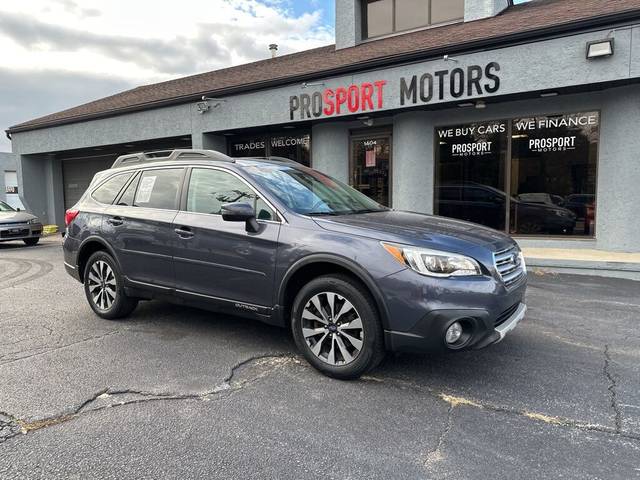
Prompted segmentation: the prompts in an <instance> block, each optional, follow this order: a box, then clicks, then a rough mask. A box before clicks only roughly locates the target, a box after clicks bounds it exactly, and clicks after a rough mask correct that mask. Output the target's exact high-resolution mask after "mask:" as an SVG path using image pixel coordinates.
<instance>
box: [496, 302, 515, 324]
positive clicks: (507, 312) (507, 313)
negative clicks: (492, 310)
mask: <svg viewBox="0 0 640 480" xmlns="http://www.w3.org/2000/svg"><path fill="white" fill-rule="evenodd" d="M519 306H520V302H518V303H516V304H515V305H512V306H510V307H509V308H507V309H506V310H505V311H504V312H502V313H501V314H500V315H498V318H496V320H495V322H494V323H493V324H494V326H496V327H497V326H499V325H502V324H503V323H504V322H506V321H507V320H509V317H511V315H513V314H514V313H515V312H516V310H517V309H518V307H519Z"/></svg>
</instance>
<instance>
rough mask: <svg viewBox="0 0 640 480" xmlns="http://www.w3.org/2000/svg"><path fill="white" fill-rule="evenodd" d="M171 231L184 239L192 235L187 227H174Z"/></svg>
mask: <svg viewBox="0 0 640 480" xmlns="http://www.w3.org/2000/svg"><path fill="white" fill-rule="evenodd" d="M173 231H174V232H176V233H177V234H178V236H179V237H180V238H185V239H186V238H191V237H193V232H192V231H191V229H190V228H189V227H180V228H175V229H174V230H173Z"/></svg>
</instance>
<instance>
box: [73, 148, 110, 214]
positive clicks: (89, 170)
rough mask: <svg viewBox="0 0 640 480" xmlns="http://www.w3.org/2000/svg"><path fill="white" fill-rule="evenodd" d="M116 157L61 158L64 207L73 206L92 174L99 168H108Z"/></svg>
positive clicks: (99, 169) (89, 181)
mask: <svg viewBox="0 0 640 480" xmlns="http://www.w3.org/2000/svg"><path fill="white" fill-rule="evenodd" d="M116 158H117V155H105V156H100V157H91V158H74V159H72V160H63V161H62V178H63V182H64V208H65V209H67V208H71V207H73V206H74V205H75V204H76V202H77V201H78V200H80V197H81V196H82V194H83V193H84V192H85V190H86V189H87V187H88V186H89V184H90V183H91V180H92V179H93V176H94V175H95V174H96V173H97V172H99V171H101V170H106V169H108V168H110V167H111V165H113V162H114V161H115V159H116Z"/></svg>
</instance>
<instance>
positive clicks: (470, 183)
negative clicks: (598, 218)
mask: <svg viewBox="0 0 640 480" xmlns="http://www.w3.org/2000/svg"><path fill="white" fill-rule="evenodd" d="M599 129H600V116H599V114H598V112H586V113H574V114H565V115H549V116H540V117H526V118H517V119H513V120H511V121H498V122H486V123H474V124H468V125H462V126H454V127H442V128H437V129H436V142H437V144H438V148H437V149H436V182H435V213H436V214H438V215H443V216H447V217H453V218H459V219H461V220H468V221H472V222H475V223H480V224H482V225H486V226H489V227H492V228H495V229H498V230H504V231H507V230H508V232H509V233H512V234H518V235H581V236H593V235H594V234H595V229H594V228H595V227H594V226H595V206H596V168H597V158H598V141H599ZM509 139H511V140H510V142H511V144H510V145H509V144H508V142H509ZM508 147H509V148H508ZM509 152H510V157H509V156H508V154H509ZM507 167H508V168H507ZM507 218H508V225H509V228H508V229H507V228H506V225H507V220H506V219H507Z"/></svg>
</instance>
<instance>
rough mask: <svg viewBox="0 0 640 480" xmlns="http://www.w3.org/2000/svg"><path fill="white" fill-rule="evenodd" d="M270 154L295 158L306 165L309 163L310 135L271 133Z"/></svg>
mask: <svg viewBox="0 0 640 480" xmlns="http://www.w3.org/2000/svg"><path fill="white" fill-rule="evenodd" d="M269 146H270V149H271V153H270V155H272V156H274V157H284V158H288V159H290V160H295V161H296V162H298V163H301V164H303V165H306V166H310V165H311V135H310V134H308V133H301V134H295V135H273V136H272V137H271V138H270V139H269Z"/></svg>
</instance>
